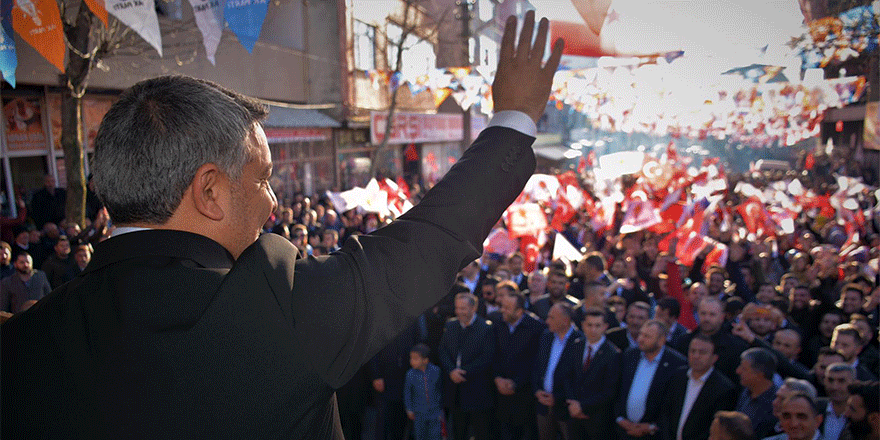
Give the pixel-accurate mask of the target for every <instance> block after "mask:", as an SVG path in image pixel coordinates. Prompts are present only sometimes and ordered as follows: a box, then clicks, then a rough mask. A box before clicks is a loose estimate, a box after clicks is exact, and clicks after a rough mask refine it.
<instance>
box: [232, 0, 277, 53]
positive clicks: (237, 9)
mask: <svg viewBox="0 0 880 440" xmlns="http://www.w3.org/2000/svg"><path fill="white" fill-rule="evenodd" d="M268 8H269V1H268V0H226V7H225V8H224V9H223V15H224V16H225V18H226V24H227V25H228V26H229V29H230V30H232V32H234V33H235V36H236V37H238V41H239V42H240V43H241V45H242V46H244V48H245V49H247V51H248V53H251V52H253V50H254V44H256V42H257V38H260V30H262V29H263V19H265V18H266V10H267V9H268Z"/></svg>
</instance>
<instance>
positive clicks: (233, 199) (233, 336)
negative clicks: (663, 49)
mask: <svg viewBox="0 0 880 440" xmlns="http://www.w3.org/2000/svg"><path fill="white" fill-rule="evenodd" d="M548 26H549V25H548V23H547V22H546V21H542V22H541V24H540V26H539V29H538V35H537V37H535V40H534V46H532V45H531V41H532V40H531V37H532V36H533V34H534V28H535V24H534V13H533V12H531V11H530V12H529V13H528V14H527V16H526V21H525V24H524V25H523V31H522V32H521V35H523V37H522V38H521V43H520V44H518V45H517V44H515V39H516V37H515V34H516V31H515V28H516V23H515V19H511V20H509V21H508V22H507V25H506V33H505V36H504V37H503V41H502V45H501V54H500V60H501V61H500V63H499V69H498V73H497V75H496V77H495V82H494V91H495V93H494V96H495V111H496V116H495V118H494V119H493V120H492V121H491V122H490V123H489V127H488V128H486V129H485V130H484V131H483V132H482V133H481V135H480V136H479V137H478V138H477V140H476V141H475V142H474V145H473V147H472V148H469V149H468V150H467V151H466V152H465V153H464V154H463V155H462V157H461V159H460V160H459V161H458V162H457V163H456V166H455V167H453V168H452V169H451V170H450V171H449V172H448V173H447V175H446V177H445V178H444V179H443V180H442V181H441V182H439V183H438V184H437V185H435V186H434V188H433V189H432V190H431V191H429V192H428V193H427V194H426V195H425V197H424V198H423V200H422V203H420V204H419V205H418V206H416V207H414V208H412V209H411V210H410V211H408V212H407V213H406V214H405V215H402V216H400V217H399V218H398V219H397V221H395V222H393V223H392V224H391V225H389V226H386V227H385V228H382V229H380V230H377V231H375V232H374V233H372V234H367V235H363V236H360V237H352V238H349V239H348V240H347V241H346V243H345V245H344V246H343V248H342V249H341V250H340V251H339V252H337V253H334V254H333V255H330V256H327V257H322V258H307V259H301V260H298V261H297V260H296V254H297V252H296V249H295V248H294V247H293V245H292V244H291V243H290V242H289V241H287V240H284V239H283V238H282V237H280V236H278V235H275V234H265V235H263V236H259V234H260V232H261V230H262V227H263V225H264V224H265V223H266V220H267V219H268V217H269V216H270V214H271V213H272V212H273V211H274V210H275V208H276V204H277V202H276V200H275V196H274V193H273V192H272V189H271V187H270V185H269V179H270V175H271V168H272V162H271V155H270V151H269V147H268V142H267V140H266V136H265V133H264V131H263V129H262V127H261V126H260V124H259V121H260V120H261V119H262V118H264V117H265V115H266V111H265V109H264V107H263V106H262V105H260V104H256V103H254V102H253V101H251V100H249V99H248V98H245V97H243V96H241V95H238V94H236V93H234V92H231V91H227V90H225V89H222V88H221V87H219V86H216V85H214V84H211V83H208V82H206V81H202V80H196V79H192V78H185V77H161V78H155V79H151V80H147V81H144V82H141V83H139V84H138V85H136V86H134V87H132V88H131V89H129V90H128V91H126V92H125V93H123V94H122V96H120V98H119V100H118V101H117V102H116V103H115V104H114V105H113V107H112V108H111V109H110V110H109V111H108V113H107V115H106V116H105V117H104V121H103V123H102V125H101V128H100V129H99V131H98V136H97V139H96V141H95V144H96V151H95V159H94V163H93V171H94V178H95V183H96V190H97V192H98V195H99V196H100V197H101V199H102V200H103V201H104V202H105V205H106V208H107V209H108V212H109V213H110V217H111V218H112V219H113V222H114V223H115V224H116V225H117V226H118V227H119V228H118V229H117V230H116V235H115V236H114V237H112V238H110V239H109V240H106V241H104V242H102V243H101V244H100V246H98V249H96V251H95V255H94V258H93V260H92V262H91V263H90V264H89V266H88V268H87V269H86V270H85V271H84V272H83V273H82V274H80V275H79V276H78V277H77V278H76V279H75V280H73V281H72V282H70V283H68V284H67V285H66V286H65V287H63V288H62V289H60V290H56V291H55V293H54V294H52V295H49V296H48V297H47V299H46V300H44V301H42V302H40V303H38V304H37V305H36V306H34V307H33V308H31V309H30V310H28V311H27V312H26V313H24V314H22V315H20V316H17V317H13V318H11V319H10V320H8V321H6V323H4V324H3V328H2V332H0V334H2V347H3V350H2V370H3V375H2V378H0V380H2V383H0V387H2V389H3V393H2V410H3V414H2V427H3V430H4V434H6V435H3V437H4V438H6V437H8V438H45V437H47V436H49V433H52V436H54V437H56V438H119V437H126V438H133V437H134V438H136V437H150V438H153V437H177V438H221V437H223V438H270V437H284V438H315V439H329V438H333V439H339V438H341V430H340V428H339V422H338V417H337V410H336V403H335V398H334V394H333V391H334V389H336V388H339V387H341V386H342V385H343V384H345V383H346V382H347V381H348V380H349V379H350V378H351V377H352V376H353V375H354V373H355V372H356V371H357V370H358V369H359V368H360V367H361V365H363V364H364V363H366V362H367V361H368V360H369V359H370V358H371V357H372V356H373V355H374V354H375V353H376V352H378V351H379V349H381V348H382V347H383V346H384V345H385V344H387V343H388V341H389V340H391V339H393V337H394V336H395V335H396V334H397V333H399V332H400V331H402V330H403V329H405V328H406V327H408V326H409V325H411V324H412V322H413V321H414V320H415V319H416V317H417V316H418V315H419V314H421V313H422V312H424V311H425V310H426V309H428V308H429V307H431V306H432V305H434V304H436V303H437V301H439V300H440V298H442V297H443V296H444V295H445V294H447V293H448V292H449V288H450V286H451V285H452V282H453V280H454V275H455V273H456V272H457V271H458V270H459V269H461V267H462V266H463V265H464V264H466V262H468V261H472V260H474V259H475V258H477V257H478V256H479V255H480V252H479V250H480V249H481V246H482V243H483V240H485V238H486V237H487V236H488V233H489V231H490V230H491V228H492V226H493V225H494V224H495V223H496V222H497V220H498V219H499V218H500V216H501V214H502V213H503V211H504V210H505V209H506V207H507V206H508V205H509V204H510V203H511V202H512V201H513V200H514V199H515V198H516V197H517V196H518V195H519V193H520V192H521V190H522V188H523V187H524V186H525V183H526V181H527V180H528V178H529V176H530V174H531V173H532V171H533V170H534V167H535V159H534V155H533V152H532V150H531V149H530V146H531V144H532V142H533V141H534V136H532V135H533V134H534V131H533V130H535V125H534V124H535V121H537V120H538V119H539V118H540V117H541V114H542V113H543V111H544V108H545V106H546V98H547V96H548V95H549V90H550V86H551V83H552V78H553V72H554V71H555V70H556V67H557V65H558V60H559V58H560V57H561V53H562V44H561V42H559V43H557V44H556V45H555V46H554V47H553V53H552V55H551V56H550V59H549V61H547V63H546V65H544V64H542V58H543V55H544V47H545V45H546V36H547V33H548ZM516 46H519V47H516ZM520 130H521V131H520ZM474 206H479V207H480V209H474V208H473V207H474ZM142 229H149V230H142ZM488 336H489V334H488V333H487V337H488ZM469 379H471V378H470V377H469Z"/></svg>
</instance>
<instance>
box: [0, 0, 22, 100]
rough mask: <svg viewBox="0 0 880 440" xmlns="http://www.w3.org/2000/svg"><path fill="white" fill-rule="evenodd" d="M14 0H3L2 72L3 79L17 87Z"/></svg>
mask: <svg viewBox="0 0 880 440" xmlns="http://www.w3.org/2000/svg"><path fill="white" fill-rule="evenodd" d="M12 3H13V2H12V0H3V4H2V8H0V22H2V26H0V73H3V79H5V80H6V82H8V83H9V84H10V85H11V86H12V87H13V88H15V68H16V67H18V59H17V58H16V56H15V36H14V34H13V33H12Z"/></svg>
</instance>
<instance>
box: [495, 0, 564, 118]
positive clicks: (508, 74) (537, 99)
mask: <svg viewBox="0 0 880 440" xmlns="http://www.w3.org/2000/svg"><path fill="white" fill-rule="evenodd" d="M548 28H549V22H548V21H547V19H546V18H542V19H541V22H540V23H539V24H538V34H537V35H536V36H535V44H534V45H532V44H531V41H532V35H533V33H534V30H535V11H528V12H526V18H525V21H524V22H523V27H522V31H521V32H520V36H519V42H518V43H517V44H516V45H514V40H515V39H516V17H515V16H510V17H509V18H508V19H507V23H506V24H505V26H504V36H503V37H502V39H501V56H500V57H499V60H498V70H497V72H496V73H495V81H494V82H493V83H492V99H493V101H494V104H495V112H496V113H497V112H500V111H504V110H518V111H521V112H523V113H525V114H527V115H529V117H531V118H532V120H533V121H535V123H537V122H538V119H540V118H541V115H542V114H543V113H544V108H545V107H546V106H547V99H548V98H549V97H550V87H551V86H552V85H553V75H554V74H555V73H556V68H557V67H559V59H560V58H561V57H562V48H563V46H564V44H563V41H562V39H561V38H560V39H557V40H556V42H555V43H554V44H553V49H552V52H551V54H550V57H549V59H548V60H547V63H546V64H544V65H542V61H543V58H544V46H545V45H546V44H547V32H548Z"/></svg>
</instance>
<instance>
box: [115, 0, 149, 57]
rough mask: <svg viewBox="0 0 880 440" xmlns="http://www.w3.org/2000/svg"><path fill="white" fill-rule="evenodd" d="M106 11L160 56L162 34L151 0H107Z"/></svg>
mask: <svg viewBox="0 0 880 440" xmlns="http://www.w3.org/2000/svg"><path fill="white" fill-rule="evenodd" d="M106 7H107V12H109V13H110V14H113V16H114V17H116V18H117V19H119V21H121V22H122V23H124V24H125V25H126V26H128V27H130V28H131V29H132V30H133V31H135V32H137V34H138V35H140V36H141V38H143V39H144V40H145V41H146V42H147V43H150V46H153V48H155V49H156V52H159V56H160V57H161V56H162V34H161V33H160V32H159V18H158V17H156V4H155V2H154V1H153V0H107V1H106Z"/></svg>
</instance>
